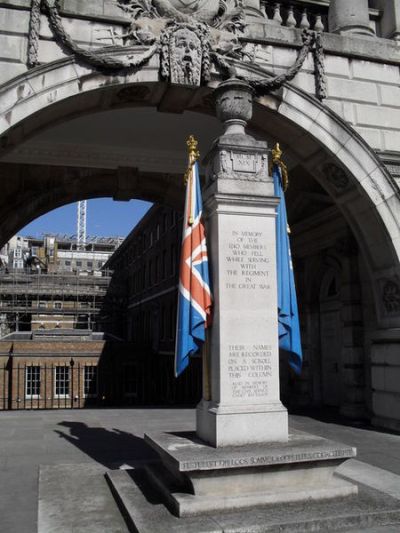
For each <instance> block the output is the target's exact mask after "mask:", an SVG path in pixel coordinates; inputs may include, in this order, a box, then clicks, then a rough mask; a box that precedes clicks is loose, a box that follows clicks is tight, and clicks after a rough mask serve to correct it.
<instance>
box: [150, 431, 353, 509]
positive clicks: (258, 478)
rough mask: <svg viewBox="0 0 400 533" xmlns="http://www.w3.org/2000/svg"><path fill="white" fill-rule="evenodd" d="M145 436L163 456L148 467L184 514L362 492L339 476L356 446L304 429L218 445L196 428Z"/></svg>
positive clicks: (169, 502)
mask: <svg viewBox="0 0 400 533" xmlns="http://www.w3.org/2000/svg"><path fill="white" fill-rule="evenodd" d="M145 440H146V442H147V443H148V444H149V445H150V446H151V447H152V448H153V449H154V451H155V452H156V453H157V454H158V455H159V456H160V459H161V461H162V466H151V467H149V468H148V474H149V477H150V479H151V480H152V483H153V484H154V485H155V486H156V487H158V489H159V490H160V491H161V492H162V493H163V495H164V498H165V502H166V504H167V505H168V506H169V507H170V508H171V509H172V510H173V512H174V513H177V514H178V515H179V516H190V515H194V514H199V513H203V512H211V511H214V510H226V509H235V508H247V507H252V506H256V505H265V504H272V503H273V504H276V503H280V502H293V501H301V500H318V499H328V498H335V497H344V496H349V495H351V494H355V493H356V492H357V487H356V486H354V485H352V484H348V483H343V481H341V480H340V479H339V478H336V477H335V476H334V472H335V469H336V468H337V467H338V466H339V465H340V464H341V463H342V462H343V461H345V460H346V459H347V458H349V457H354V456H355V453H356V452H355V449H354V448H349V447H347V446H343V445H340V444H337V443H334V442H330V441H326V440H324V439H321V438H316V437H313V436H312V435H307V434H304V433H295V434H292V435H291V436H290V439H289V442H287V443H282V444H281V443H274V444H272V443H271V444H263V445H261V444H260V445H247V446H239V447H238V446H231V447H223V448H216V449H215V448H213V447H210V446H207V445H205V443H204V442H203V441H201V440H199V439H198V438H196V436H195V435H194V433H186V434H182V433H173V432H171V433H163V434H156V435H145Z"/></svg>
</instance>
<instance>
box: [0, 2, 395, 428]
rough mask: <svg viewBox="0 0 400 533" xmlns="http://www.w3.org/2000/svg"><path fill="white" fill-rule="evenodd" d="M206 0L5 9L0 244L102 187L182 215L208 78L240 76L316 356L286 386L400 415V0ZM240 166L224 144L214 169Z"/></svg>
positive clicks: (203, 137) (207, 141)
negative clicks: (282, 159)
mask: <svg viewBox="0 0 400 533" xmlns="http://www.w3.org/2000/svg"><path fill="white" fill-rule="evenodd" d="M209 5H210V6H211V7H212V9H210V10H208V11H207V10H202V9H200V6H199V3H193V4H192V5H190V6H188V7H187V9H185V12H184V13H182V10H180V9H179V3H178V2H177V0H162V1H160V2H157V3H155V2H154V3H147V2H143V3H142V2H140V1H138V2H137V4H136V3H135V4H131V3H126V2H122V1H121V2H119V1H118V2H111V0H110V1H109V0H104V1H102V2H96V3H95V2H73V1H64V2H57V3H56V4H52V3H50V2H48V1H47V0H45V1H44V2H42V3H41V2H31V1H30V0H18V1H10V2H7V3H3V4H2V5H1V6H0V40H1V43H2V44H3V46H2V47H0V50H1V51H0V64H1V69H0V84H1V85H0V138H1V143H0V169H1V175H2V187H3V191H2V195H1V198H0V241H1V243H6V242H7V241H8V240H9V239H10V238H11V236H12V235H15V234H16V233H17V232H18V231H19V230H20V228H22V227H24V226H25V225H26V224H27V223H28V222H29V221H30V220H32V219H33V218H35V217H37V216H39V215H41V214H43V213H44V212H46V211H49V210H51V209H53V208H55V207H57V206H59V205H63V204H65V203H68V202H72V201H77V200H80V199H85V198H91V197H110V198H114V199H117V200H129V199H131V198H139V199H142V200H147V201H151V202H155V203H159V204H163V205H166V206H168V207H169V208H172V209H174V210H176V211H178V212H179V211H180V210H181V209H182V203H183V181H182V172H183V170H184V169H185V168H186V154H185V149H184V142H185V139H186V138H187V137H188V135H189V134H191V133H194V134H195V135H196V136H197V137H198V138H199V141H200V147H201V150H202V153H203V155H205V154H206V153H207V152H208V151H209V148H210V146H211V145H212V142H213V140H214V139H215V138H217V137H218V136H219V135H220V134H221V121H220V120H219V119H221V120H223V117H221V116H220V117H218V119H217V118H216V117H215V114H216V112H215V107H214V98H213V91H214V90H215V89H216V87H218V86H220V84H221V82H223V81H224V80H225V79H227V78H229V77H231V76H232V75H233V74H235V75H236V76H238V77H240V78H241V79H245V80H247V82H248V84H249V85H250V86H251V87H252V88H253V90H254V92H255V96H254V106H253V116H252V118H251V119H249V123H248V130H249V132H250V133H252V134H253V135H255V136H258V137H259V138H261V139H264V140H267V141H268V142H269V143H270V145H271V144H273V143H275V142H276V141H279V142H280V143H281V145H282V148H283V149H284V151H285V154H286V161H287V164H288V167H289V171H290V172H289V174H290V176H291V184H290V188H289V191H288V195H287V200H288V210H289V219H290V224H291V231H292V242H293V255H294V259H295V261H294V265H295V269H296V277H297V282H298V287H299V292H300V296H299V298H300V307H301V321H302V329H303V343H304V352H305V357H306V365H305V368H304V372H303V375H302V377H301V379H300V380H297V381H296V382H293V380H292V379H291V377H290V376H287V379H284V380H283V382H284V383H286V384H287V385H285V387H286V389H287V391H286V394H287V395H289V396H291V397H295V398H297V399H298V401H304V399H306V400H307V402H310V401H320V402H322V403H323V404H326V405H330V404H332V405H333V406H338V407H339V408H340V409H341V410H342V412H343V413H345V414H347V415H348V416H354V417H364V416H366V415H365V412H366V413H367V416H369V417H370V418H371V420H372V421H373V422H374V423H375V424H378V425H382V426H385V427H389V428H393V429H396V428H397V429H398V428H399V427H400V426H399V424H400V416H399V414H398V413H400V388H399V383H400V379H399V376H400V356H399V353H400V352H399V350H400V348H399V347H400V336H399V331H400V225H399V210H400V189H399V175H400V171H399V168H400V149H399V143H400V119H399V116H400V106H399V101H400V100H399V83H400V55H399V47H398V42H397V41H398V38H399V28H400V12H399V8H398V2H397V0H385V1H383V0H371V1H369V2H368V1H367V0H352V1H351V2H349V1H348V0H331V1H328V0H326V1H325V0H323V1H322V0H321V1H320V0H318V1H316V0H315V1H314V0H301V1H300V0H299V1H296V2H286V1H282V2H280V3H277V4H275V5H272V4H270V3H265V2H260V1H259V0H244V1H243V2H241V3H240V5H239V6H236V5H235V2H233V1H230V0H228V1H227V2H224V3H222V4H218V6H217V3H215V5H211V4H209ZM146 6H147V7H146ZM129 7H130V8H131V9H129ZM43 8H45V9H43ZM236 8H238V9H236ZM188 25H189V26H190V28H189V26H188ZM176 32H180V33H178V34H177V33H176ZM182 32H184V33H185V37H186V40H187V41H188V42H190V43H191V47H190V50H191V51H190V53H188V54H186V55H184V57H180V56H179V53H180V50H178V49H177V48H178V47H176V46H174V43H176V40H177V37H178V36H179V35H181V34H182ZM237 106H238V107H240V106H239V103H238V102H237ZM266 159H268V155H267V154H265V155H264V159H263V161H264V163H266ZM246 161H247V160H246V158H245V157H243V158H242V159H241V160H240V161H239V163H238V164H239V166H240V168H241V169H242V171H243V172H244V173H245V174H246V172H250V171H251V170H252V169H251V168H248V167H247V170H246ZM231 164H232V158H231V157H230V154H229V151H227V152H226V153H225V154H224V157H223V158H222V163H221V168H220V169H214V170H213V172H211V171H210V172H211V173H210V174H209V175H208V176H207V177H206V180H207V183H209V182H210V180H211V181H212V180H214V179H216V180H218V175H219V174H221V173H226V172H228V170H229V165H231ZM260 164H261V163H260ZM253 170H254V169H253ZM249 181H251V180H249ZM249 191H250V192H251V185H249V190H247V191H245V190H244V191H243V195H245V194H246V192H249ZM152 268H158V267H152ZM118 298H119V299H120V301H118V300H115V302H114V303H115V305H118V304H123V299H124V298H125V295H124V294H122V295H121V296H119V297H118ZM151 322H152V321H151ZM132 327H133V326H132V324H130V325H129V328H130V329H132ZM127 328H128V326H127ZM307 361H308V363H307ZM283 371H284V369H283ZM285 387H284V389H285ZM318 398H319V399H318ZM338 398H339V399H338ZM338 404H339V405H338Z"/></svg>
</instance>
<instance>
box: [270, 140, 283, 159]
mask: <svg viewBox="0 0 400 533" xmlns="http://www.w3.org/2000/svg"><path fill="white" fill-rule="evenodd" d="M282 153H283V152H282V150H281V147H280V146H279V143H276V145H275V148H272V162H273V163H280V162H281V157H282Z"/></svg>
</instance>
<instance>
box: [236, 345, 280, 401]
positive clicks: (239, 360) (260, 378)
mask: <svg viewBox="0 0 400 533" xmlns="http://www.w3.org/2000/svg"><path fill="white" fill-rule="evenodd" d="M271 359H272V347H271V346H270V345H268V344H266V345H248V346H246V345H244V344H242V345H230V346H229V358H228V375H229V378H230V382H231V386H232V396H233V398H259V397H261V396H267V395H268V381H269V379H270V378H271V377H272V364H271Z"/></svg>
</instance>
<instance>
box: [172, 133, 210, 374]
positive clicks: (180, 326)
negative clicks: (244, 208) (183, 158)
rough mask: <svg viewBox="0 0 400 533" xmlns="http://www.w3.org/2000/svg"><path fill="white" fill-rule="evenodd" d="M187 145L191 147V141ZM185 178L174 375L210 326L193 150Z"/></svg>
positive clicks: (198, 344) (193, 352) (178, 372)
mask: <svg viewBox="0 0 400 533" xmlns="http://www.w3.org/2000/svg"><path fill="white" fill-rule="evenodd" d="M192 142H195V141H194V140H192ZM188 145H189V148H190V140H189V141H188ZM196 145H197V143H196ZM186 179H187V183H186V197H185V211H184V219H183V235H182V248H181V259H180V266H179V291H178V311H177V328H176V344H175V375H176V376H179V375H180V374H181V373H182V372H183V371H184V370H185V368H186V367H187V366H188V364H189V359H190V356H191V355H194V354H195V353H197V352H198V351H199V350H200V349H201V348H202V345H203V343H204V342H205V339H206V329H207V327H209V326H210V325H211V291H210V278H209V269H208V253H207V245H206V234H205V228H204V223H203V205H202V198H201V184H200V176H199V168H198V163H197V161H196V157H195V155H194V154H193V152H192V153H190V152H189V169H188V172H187V174H186Z"/></svg>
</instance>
